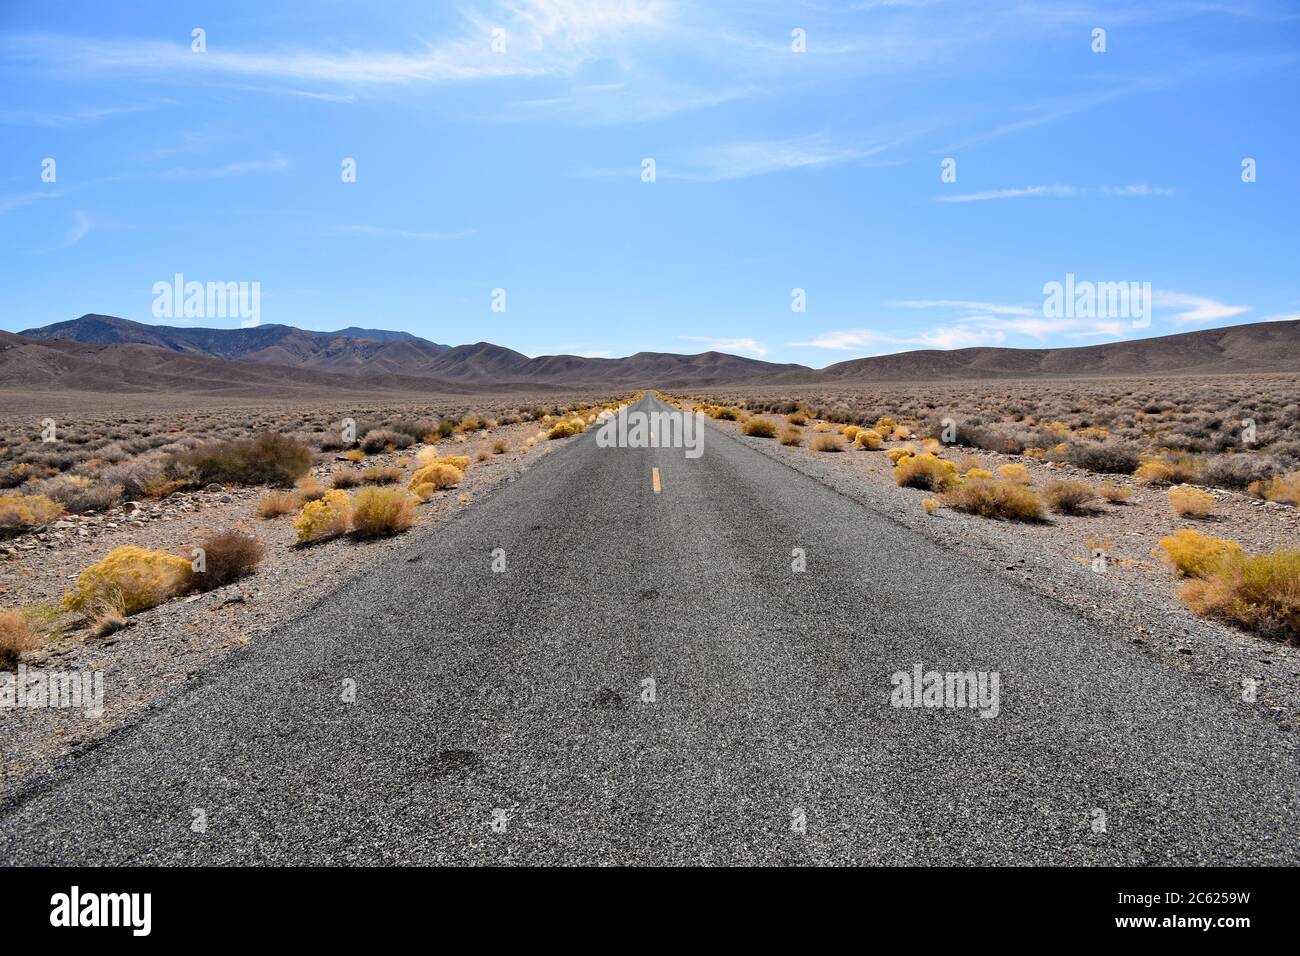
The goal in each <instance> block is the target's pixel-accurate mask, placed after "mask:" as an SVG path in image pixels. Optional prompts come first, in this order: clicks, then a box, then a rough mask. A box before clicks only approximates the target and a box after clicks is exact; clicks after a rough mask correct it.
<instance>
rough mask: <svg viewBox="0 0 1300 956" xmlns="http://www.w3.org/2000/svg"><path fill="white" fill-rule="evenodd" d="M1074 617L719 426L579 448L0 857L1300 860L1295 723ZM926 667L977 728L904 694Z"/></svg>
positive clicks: (547, 463)
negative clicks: (970, 684)
mask: <svg viewBox="0 0 1300 956" xmlns="http://www.w3.org/2000/svg"><path fill="white" fill-rule="evenodd" d="M655 403H657V399H653V398H651V397H647V398H646V399H643V403H642V406H641V407H642V408H646V409H648V408H651V407H653V406H654V405H655ZM656 467H657V468H658V470H659V475H660V485H661V490H660V492H659V493H656V492H655V491H654V488H653V479H652V469H654V468H656ZM496 548H501V549H504V551H505V560H506V566H505V570H504V571H502V572H496V571H493V570H492V561H493V556H492V552H493V549H496ZM796 548H802V549H803V551H804V553H805V554H806V562H807V570H806V571H805V572H803V573H796V572H794V571H793V570H792V552H793V550H794V549H796ZM1097 627H1098V626H1097V625H1093V624H1089V623H1087V622H1085V621H1083V620H1081V619H1079V618H1078V617H1077V616H1076V615H1074V614H1072V613H1071V612H1070V611H1069V610H1067V609H1066V608H1064V607H1062V606H1060V605H1057V604H1055V603H1053V602H1051V601H1049V600H1047V599H1046V598H1043V597H1040V596H1037V595H1036V594H1034V593H1031V592H1030V591H1027V590H1024V589H1022V588H1019V587H1017V586H1016V584H1015V583H1014V581H1012V580H1011V579H1010V578H1003V577H1001V576H997V575H991V574H989V573H988V572H987V571H985V570H983V569H981V568H979V567H976V566H975V565H973V564H971V563H970V562H969V561H967V560H966V559H964V558H963V557H962V556H961V555H959V554H955V553H953V552H950V551H946V550H944V549H942V548H940V547H939V546H937V545H936V544H934V543H932V542H931V541H929V539H926V538H924V537H922V536H920V535H918V534H916V533H914V532H912V531H909V530H907V529H905V528H903V527H902V526H900V525H898V524H896V523H894V522H893V521H891V520H890V518H889V516H888V515H883V514H878V513H875V512H873V511H871V510H868V509H866V508H864V507H863V506H862V505H860V504H858V503H855V502H853V501H850V500H849V499H847V498H845V497H843V496H841V495H839V494H837V493H835V492H834V491H832V490H830V489H828V488H826V487H825V486H823V485H821V484H820V483H818V482H816V481H814V480H812V479H810V478H808V477H806V476H804V475H802V474H801V473H799V472H797V471H795V470H793V469H791V468H789V467H787V466H785V465H782V464H781V463H779V462H777V461H774V460H772V459H769V458H768V457H766V456H764V455H762V454H759V453H757V452H755V451H754V450H753V449H752V448H749V447H747V446H746V444H745V443H744V442H743V441H740V440H737V439H735V438H732V437H730V436H728V435H726V434H723V433H722V432H720V431H718V430H716V429H712V428H711V429H710V430H709V431H708V432H707V437H706V443H705V447H704V454H703V455H702V457H700V458H698V459H694V460H689V459H687V458H685V457H684V455H683V452H682V450H681V449H666V448H645V449H626V448H612V449H610V448H599V447H597V444H596V442H595V437H594V433H593V432H592V431H588V432H587V433H586V434H584V435H582V436H581V437H579V438H576V439H573V440H571V441H570V444H569V447H567V448H564V449H561V450H559V451H557V452H556V453H554V454H552V455H550V456H548V457H547V458H546V459H544V460H542V461H539V462H538V463H537V464H536V465H535V466H534V467H533V468H531V469H530V470H528V471H527V472H525V473H524V474H523V475H522V476H521V477H520V478H519V479H517V480H516V481H513V482H511V483H509V484H508V485H506V486H505V487H504V488H502V489H501V490H500V491H498V492H497V493H496V494H494V495H492V496H491V497H489V498H487V499H485V500H483V501H481V502H478V503H476V504H474V505H473V506H471V507H469V508H467V509H466V510H465V511H463V512H462V513H460V515H459V516H458V517H456V518H454V519H452V520H450V521H449V522H447V523H444V524H442V525H439V526H438V527H437V529H436V530H435V531H434V532H433V533H431V534H429V533H422V534H421V535H420V536H419V537H412V538H411V546H410V547H409V548H408V549H406V550H405V551H404V552H403V553H402V554H400V555H399V556H398V557H397V558H395V559H393V560H392V561H391V562H390V563H388V564H386V565H383V566H379V567H376V568H374V569H373V571H372V572H371V573H369V574H368V575H366V576H365V577H362V578H360V579H357V580H355V581H352V582H351V583H349V584H347V585H345V586H343V587H342V588H341V589H339V590H337V591H335V592H334V593H330V594H327V595H322V596H321V597H320V598H319V599H318V600H317V602H316V603H315V605H314V606H313V607H311V608H310V609H308V610H307V611H306V612H305V613H304V614H303V615H302V617H301V618H300V619H299V620H298V621H297V622H296V624H295V625H294V626H291V627H289V628H287V629H285V630H283V631H282V632H280V633H275V634H269V635H265V636H263V637H261V638H259V639H258V640H257V641H255V642H254V644H253V645H252V646H251V647H250V648H249V649H248V650H246V651H244V652H241V653H240V654H238V655H237V656H236V657H235V658H234V659H232V660H231V661H229V662H228V663H227V664H226V665H224V666H222V667H221V668H219V669H218V670H217V671H216V672H215V673H214V674H212V675H209V676H208V678H207V679H205V680H204V681H203V682H202V683H201V685H200V686H198V687H196V688H194V689H193V690H191V691H190V692H188V693H187V694H185V695H184V696H183V697H182V698H181V699H180V700H178V701H176V702H174V703H172V704H170V705H168V706H166V707H164V708H161V709H158V710H156V711H154V712H152V713H151V714H150V715H149V716H148V717H147V718H146V719H144V720H143V721H141V722H140V723H139V724H137V725H136V726H135V727H133V728H130V729H127V730H125V731H122V732H119V733H117V734H114V735H113V736H112V737H110V738H109V739H108V740H107V742H105V743H104V744H103V745H102V746H100V747H99V748H97V749H95V750H94V751H92V752H90V753H88V754H85V755H83V756H82V757H80V758H78V760H77V761H76V763H75V765H74V766H73V767H71V768H70V769H69V770H68V771H67V772H65V773H64V774H62V775H61V776H60V777H59V778H58V779H56V780H54V781H53V782H51V783H50V784H48V785H46V786H44V787H42V788H41V789H39V790H36V791H35V792H33V793H31V794H29V795H28V796H27V797H25V798H24V799H23V800H22V801H21V802H20V803H18V804H17V805H11V806H9V807H7V808H5V809H4V810H3V812H0V861H4V862H11V863H25V864H53V863H77V864H86V863H89V864H96V863H110V862H112V863H137V864H143V863H163V864H166V863H235V864H239V863H295V862H312V863H444V862H445V863H475V862H480V863H509V862H513V863H593V864H594V863H711V864H730V863H787V862H788V863H839V862H861V863H904V862H914V863H1119V864H1130V863H1131V864H1152V863H1192V864H1199V863H1206V864H1208V863H1283V862H1286V863H1296V862H1297V861H1300V849H1298V848H1300V814H1298V813H1297V809H1298V807H1297V804H1298V803H1300V800H1298V799H1297V797H1298V794H1300V772H1298V771H1300V757H1298V755H1297V751H1296V747H1295V743H1294V741H1293V739H1292V737H1291V735H1289V734H1288V733H1285V732H1283V731H1280V730H1278V729H1277V728H1276V727H1275V726H1273V725H1272V724H1270V723H1269V722H1267V720H1265V719H1263V718H1261V717H1259V716H1257V714H1256V713H1255V712H1254V711H1253V710H1251V709H1250V708H1248V707H1247V706H1246V705H1244V704H1237V703H1236V702H1234V701H1231V700H1226V699H1224V697H1223V696H1222V694H1220V693H1215V692H1213V691H1211V690H1210V689H1208V688H1206V687H1204V686H1203V685H1202V684H1201V683H1200V682H1198V681H1197V679H1196V678H1195V677H1194V676H1193V675H1188V674H1184V673H1178V672H1172V671H1170V670H1168V669H1166V668H1165V667H1164V666H1163V665H1161V664H1159V663H1157V662H1155V661H1152V660H1149V659H1148V658H1146V657H1144V656H1142V655H1141V654H1140V653H1139V652H1138V651H1136V650H1135V649H1134V648H1132V647H1131V646H1129V645H1128V644H1126V643H1125V642H1124V641H1123V640H1122V639H1120V638H1119V637H1118V636H1117V635H1114V634H1108V633H1104V632H1102V631H1100V630H1098V629H1097ZM916 664H920V665H922V667H923V669H924V670H927V671H928V670H938V671H962V672H964V671H985V672H997V674H998V675H999V681H1000V683H999V690H1000V694H999V711H998V714H997V716H996V717H993V718H989V719H984V718H981V717H980V716H979V714H978V712H977V711H975V710H972V709H970V708H952V709H949V708H897V707H894V706H891V704H890V692H891V690H892V685H891V681H890V675H891V674H893V673H894V672H896V671H908V672H910V671H912V669H913V667H914V666H915V665H916ZM647 679H653V682H654V684H653V691H654V694H653V696H654V699H653V701H649V700H643V699H642V698H643V696H649V695H648V689H649V688H648V685H647V684H646V683H645V682H646V680H647ZM348 681H352V682H355V689H356V699H355V702H354V703H346V702H344V701H343V700H342V699H341V698H342V697H343V696H344V694H343V691H344V688H345V686H347V684H346V682H348ZM109 692H110V693H111V687H110V688H109ZM494 821H495V822H494ZM801 821H802V825H801ZM1103 822H1104V831H1103V830H1102V825H1103Z"/></svg>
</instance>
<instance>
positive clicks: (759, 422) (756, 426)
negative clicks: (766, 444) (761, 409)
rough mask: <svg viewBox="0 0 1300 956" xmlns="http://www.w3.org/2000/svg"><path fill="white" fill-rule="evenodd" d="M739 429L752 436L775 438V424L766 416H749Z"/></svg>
mask: <svg viewBox="0 0 1300 956" xmlns="http://www.w3.org/2000/svg"><path fill="white" fill-rule="evenodd" d="M740 430H741V431H742V432H744V433H745V434H746V435H749V436H751V437H753V438H775V437H776V425H775V424H774V423H772V422H770V421H768V420H767V419H766V418H751V419H750V420H749V421H747V422H745V424H743V425H741V426H740Z"/></svg>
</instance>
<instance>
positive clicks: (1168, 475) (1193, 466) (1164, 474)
mask: <svg viewBox="0 0 1300 956" xmlns="http://www.w3.org/2000/svg"><path fill="white" fill-rule="evenodd" d="M1200 475H1201V468H1200V465H1199V464H1198V462H1197V461H1196V459H1194V458H1188V457H1186V456H1182V457H1174V458H1167V457H1163V456H1162V457H1159V458H1150V459H1148V460H1147V461H1144V462H1143V463H1142V464H1141V466H1140V467H1139V468H1138V470H1137V479H1138V481H1141V482H1143V483H1144V484H1148V485H1182V484H1186V483H1187V482H1189V481H1196V480H1197V479H1198V478H1199V477H1200Z"/></svg>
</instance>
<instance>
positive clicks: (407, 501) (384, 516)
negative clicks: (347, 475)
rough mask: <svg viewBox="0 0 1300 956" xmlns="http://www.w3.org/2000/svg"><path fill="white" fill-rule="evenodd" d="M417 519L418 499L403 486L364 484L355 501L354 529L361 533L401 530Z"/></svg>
mask: <svg viewBox="0 0 1300 956" xmlns="http://www.w3.org/2000/svg"><path fill="white" fill-rule="evenodd" d="M414 523H415V499H414V498H413V497H411V494H410V493H409V492H407V491H403V490H402V489H401V488H387V487H373V488H363V489H361V491H359V492H357V497H356V500H355V501H354V502H353V503H352V530H353V532H354V533H356V534H358V535H360V536H361V537H367V538H373V537H380V536H382V535H389V534H397V533H398V532H399V531H405V530H406V529H407V528H409V527H410V526H411V525H413V524H414Z"/></svg>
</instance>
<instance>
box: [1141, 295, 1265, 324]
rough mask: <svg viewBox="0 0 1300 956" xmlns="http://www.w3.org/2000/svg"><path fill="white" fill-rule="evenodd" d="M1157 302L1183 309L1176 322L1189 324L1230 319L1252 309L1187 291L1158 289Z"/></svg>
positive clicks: (1175, 316)
mask: <svg viewBox="0 0 1300 956" xmlns="http://www.w3.org/2000/svg"><path fill="white" fill-rule="evenodd" d="M1152 299H1153V300H1154V302H1155V304H1156V305H1158V306H1162V307H1164V308H1168V309H1181V310H1182V311H1180V312H1178V313H1176V314H1175V315H1174V321H1175V322H1184V323H1187V324H1189V325H1191V324H1195V323H1200V322H1214V321H1216V320H1218V319H1230V318H1232V317H1233V316H1234V315H1241V313H1243V312H1248V311H1250V306H1248V305H1227V304H1225V303H1223V302H1217V301H1215V300H1214V299H1207V298H1204V297H1203V296H1198V295H1188V294H1187V293H1185V292H1163V291H1160V290H1159V289H1157V290H1156V291H1155V292H1154V293H1152Z"/></svg>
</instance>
